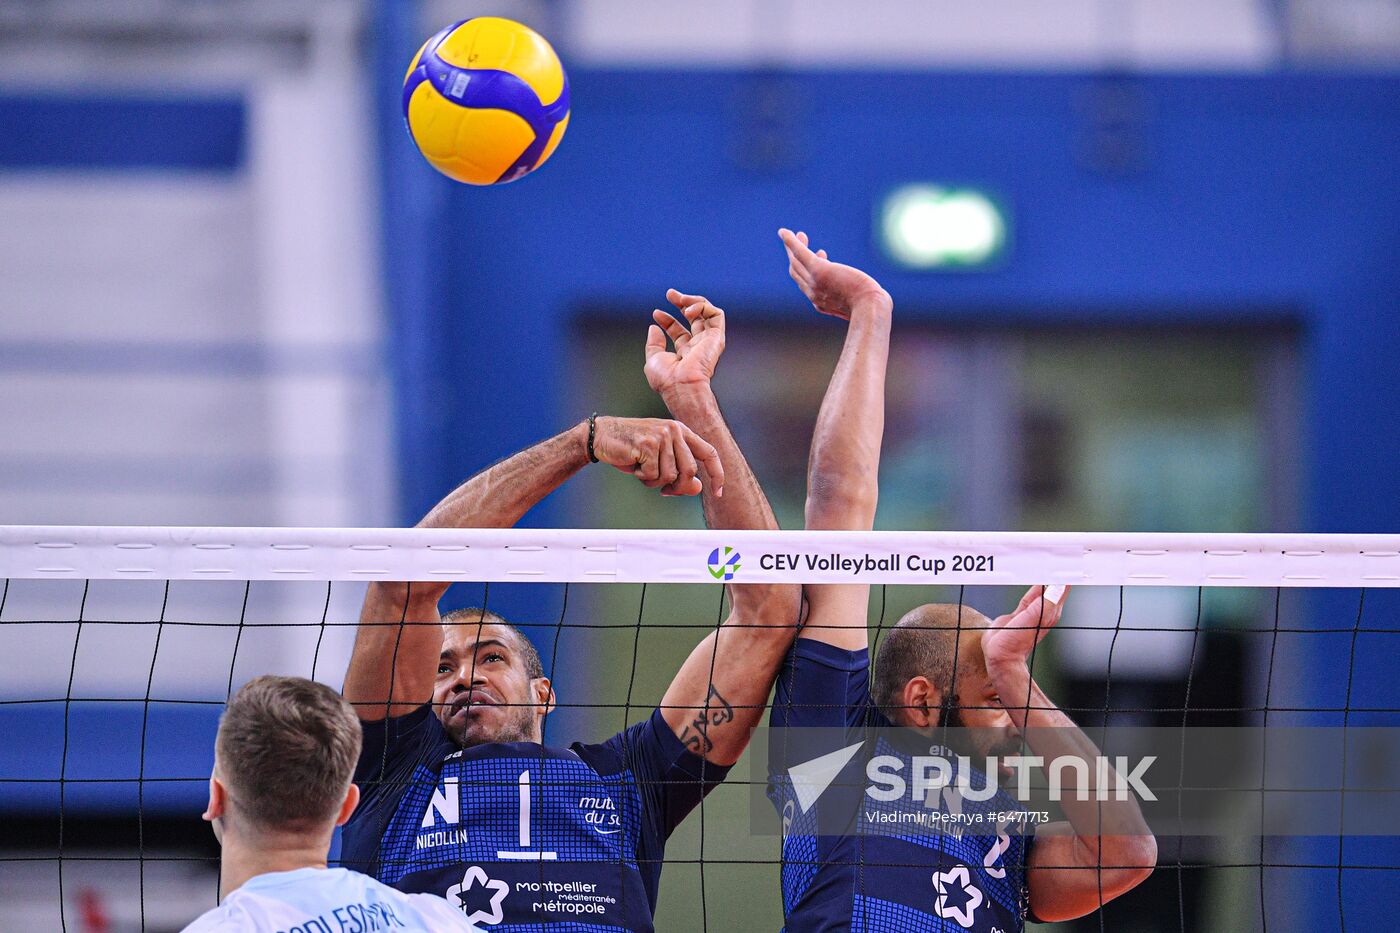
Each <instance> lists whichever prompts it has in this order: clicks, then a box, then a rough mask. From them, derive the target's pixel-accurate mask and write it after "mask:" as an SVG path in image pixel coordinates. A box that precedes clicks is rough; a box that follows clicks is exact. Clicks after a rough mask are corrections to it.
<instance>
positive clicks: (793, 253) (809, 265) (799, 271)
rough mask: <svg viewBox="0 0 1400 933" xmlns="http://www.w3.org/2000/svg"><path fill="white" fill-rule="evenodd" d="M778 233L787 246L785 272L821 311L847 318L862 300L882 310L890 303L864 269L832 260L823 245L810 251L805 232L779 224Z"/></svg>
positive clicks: (849, 317) (887, 294) (885, 293)
mask: <svg viewBox="0 0 1400 933" xmlns="http://www.w3.org/2000/svg"><path fill="white" fill-rule="evenodd" d="M778 236H779V237H780V238H781V239H782V241H783V246H784V247H785V248H786V249H787V254H788V275H790V276H792V280H793V281H794V282H796V283H797V287H798V288H800V289H802V294H804V295H806V296H807V298H808V300H809V301H811V302H812V305H813V307H815V308H816V309H817V310H818V311H820V312H821V313H822V314H829V315H831V316H832V317H839V318H841V319H842V320H844V321H849V320H850V319H851V313H852V312H853V311H854V310H855V309H856V308H857V307H859V306H860V305H861V304H862V303H864V302H871V303H873V304H875V305H876V306H878V307H881V308H883V309H885V310H889V308H890V307H891V305H892V304H893V302H892V301H891V300H890V295H889V292H887V291H885V290H884V289H883V288H881V287H880V283H879V282H877V281H875V280H874V279H873V278H871V277H870V276H869V275H867V274H866V273H864V272H862V271H860V270H859V269H857V268H856V267H855V266H847V265H843V264H841V263H839V262H832V261H831V260H830V259H828V258H827V256H826V250H824V249H819V250H817V251H816V252H815V253H814V252H812V250H811V247H810V246H809V245H808V241H807V234H805V233H793V232H792V231H791V230H788V229H787V228H783V229H782V230H779V231H778Z"/></svg>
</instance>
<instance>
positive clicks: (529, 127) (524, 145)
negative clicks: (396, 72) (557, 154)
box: [403, 16, 569, 185]
mask: <svg viewBox="0 0 1400 933" xmlns="http://www.w3.org/2000/svg"><path fill="white" fill-rule="evenodd" d="M403 115H404V119H405V120H406V121H407V122H408V132H409V135H411V136H412V137H413V141H414V142H415V143H417V144H418V151H419V152H421V153H423V157H424V158H425V159H427V160H428V162H429V164H431V165H432V166H433V168H435V169H437V170H438V171H439V172H442V173H443V174H444V175H446V176H448V177H449V178H455V179H456V180H457V181H462V182H466V183H467V184H469V185H495V184H500V183H502V182H507V181H515V179H517V178H521V177H524V176H525V175H528V174H529V173H530V172H532V171H534V170H535V169H537V168H539V167H540V166H541V165H543V164H544V162H545V160H546V159H548V158H549V157H550V156H551V155H552V154H553V153H554V150H555V147H557V146H558V145H559V140H560V139H562V138H563V137H564V130H565V128H567V127H568V125H569V78H568V76H567V75H565V74H564V66H563V65H561V64H560V63H559V56H558V55H556V54H554V49H553V48H551V47H550V44H549V43H548V42H546V41H545V39H544V37H543V36H541V35H540V34H539V33H537V32H535V31H534V30H533V29H531V28H529V27H528V26H523V25H521V24H520V23H517V22H515V21H514V20H509V19H501V18H500V17H496V16H478V17H476V18H475V19H468V20H463V21H462V22H460V23H454V24H453V25H451V26H448V27H447V28H446V29H444V30H442V32H439V33H438V34H437V35H435V36H433V37H432V38H431V39H429V40H428V41H427V42H425V43H424V44H423V47H422V48H421V49H419V50H418V54H417V55H415V56H414V57H413V63H412V64H411V65H410V66H409V68H408V74H407V75H406V76H405V77H404V82H403Z"/></svg>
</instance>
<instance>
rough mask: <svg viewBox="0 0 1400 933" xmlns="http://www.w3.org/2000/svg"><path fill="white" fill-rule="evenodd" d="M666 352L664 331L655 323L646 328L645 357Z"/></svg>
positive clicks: (649, 357)
mask: <svg viewBox="0 0 1400 933" xmlns="http://www.w3.org/2000/svg"><path fill="white" fill-rule="evenodd" d="M665 352H666V332H665V331H663V330H662V329H661V328H659V327H657V326H656V325H655V324H653V325H651V326H650V327H648V328H647V350H646V353H647V359H651V358H652V357H653V356H655V355H656V354H658V353H665Z"/></svg>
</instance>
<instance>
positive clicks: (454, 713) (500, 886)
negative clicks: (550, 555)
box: [341, 289, 798, 933]
mask: <svg viewBox="0 0 1400 933" xmlns="http://www.w3.org/2000/svg"><path fill="white" fill-rule="evenodd" d="M667 298H668V300H669V301H670V302H671V303H672V304H673V305H674V306H675V308H676V309H677V313H676V314H671V313H669V312H665V311H660V310H658V311H656V312H654V315H653V319H654V320H655V322H656V323H655V325H653V326H652V327H651V329H650V331H649V333H648V339H647V345H646V367H645V370H646V375H647V379H648V381H649V383H650V384H651V386H652V388H653V389H655V390H656V391H657V392H658V393H659V394H660V395H661V397H662V399H663V400H664V401H665V403H666V405H667V406H668V408H669V409H670V411H671V413H672V415H673V416H674V417H675V418H676V419H677V420H676V421H658V420H654V419H622V418H598V419H596V423H594V424H592V425H590V424H589V423H583V424H580V425H578V426H576V427H574V428H572V429H570V430H568V431H566V432H564V433H563V434H561V435H559V436H557V437H555V438H552V439H550V440H547V441H544V442H543V443H541V444H538V445H536V446H535V447H532V448H530V449H529V450H526V451H523V452H521V453H519V454H516V455H515V456H513V457H510V458H509V459H507V460H505V461H503V462H502V463H499V464H497V465H496V466H493V467H491V468H490V469H488V470H486V471H484V472H483V473H481V474H479V475H477V476H475V477H473V478H472V479H471V480H469V481H468V482H467V483H465V484H464V485H462V486H461V487H460V488H458V489H457V490H456V491H454V492H453V493H452V494H451V495H449V496H448V497H447V498H446V499H444V500H443V501H442V502H441V503H439V504H438V506H437V507H436V508H434V509H433V510H432V511H431V512H429V513H428V515H427V517H426V518H424V519H423V521H422V522H421V523H420V527H427V528H498V527H507V526H510V525H513V524H514V523H515V522H516V521H517V520H518V519H519V518H520V517H521V516H522V515H524V513H525V512H526V511H527V510H528V509H529V508H531V507H532V506H533V505H534V504H535V503H536V502H538V501H539V500H540V499H542V498H544V496H546V495H548V494H549V493H550V492H551V491H552V490H554V489H555V488H556V487H558V486H559V485H560V484H562V483H563V482H564V481H565V480H566V479H568V478H569V477H570V476H572V475H573V474H574V473H576V472H578V471H579V470H581V469H582V468H584V467H585V466H587V465H588V463H589V462H590V460H592V459H596V460H597V461H601V462H604V463H607V464H610V465H612V466H614V467H616V468H618V469H620V470H622V471H624V472H628V473H632V474H633V475H635V476H636V477H637V478H638V479H640V480H641V481H642V482H643V483H645V484H646V485H648V486H650V487H653V488H658V489H660V490H661V492H662V493H663V494H669V495H695V494H697V493H699V494H700V495H701V502H702V506H703V509H704V513H705V520H706V523H707V524H708V525H709V526H710V527H711V528H752V529H776V528H777V522H776V521H775V519H774V517H773V512H772V510H771V509H770V508H769V505H768V502H767V499H766V498H765V497H764V495H763V492H762V490H761V489H760V488H759V485H758V482H757V480H756V479H755V478H754V475H753V473H752V471H751V470H750V469H749V467H748V464H747V463H746V462H745V460H744V457H743V454H742V453H740V451H739V448H738V445H737V444H736V443H735V441H734V438H733V436H732V435H731V434H730V432H729V429H728V427H727V426H726V425H725V423H724V419H723V418H722V417H721V415H720V410H719V405H718V403H717V401H716V400H715V396H714V394H713V392H712V391H711V387H710V381H711V377H712V376H713V374H714V371H715V366H716V364H717V363H718V362H719V358H720V354H721V353H722V352H723V349H724V341H725V325H724V313H723V312H722V311H721V310H720V309H719V308H717V307H715V306H714V305H713V304H711V303H710V302H709V301H708V300H706V299H705V298H703V297H701V296H698V295H683V294H681V293H679V292H677V291H675V290H674V289H673V290H671V291H670V292H668V293H667ZM668 340H669V343H668ZM668 347H669V349H668ZM446 589H447V585H446V584H434V583H414V584H407V583H399V584H393V583H374V584H371V585H370V587H369V592H368V594H367V595H366V598H365V606H364V610H363V613H362V615H361V623H360V628H359V633H358V637H357V639H356V642H355V650H354V654H353V657H352V659H351V662H350V670H349V672H348V673H347V675H346V679H345V695H346V697H347V698H348V699H350V701H351V702H352V703H353V704H354V705H355V708H356V710H357V712H358V713H359V716H360V719H361V720H362V722H363V727H364V751H363V753H362V754H361V756H360V763H359V767H358V768H357V770H356V773H355V779H356V782H357V783H358V784H359V785H360V787H361V788H362V789H363V791H364V798H365V802H364V804H363V806H362V807H361V809H360V811H359V812H358V813H357V814H356V816H355V818H354V819H352V820H351V821H350V823H349V824H348V825H347V826H346V829H345V833H344V836H343V845H342V852H341V857H342V861H343V862H344V863H345V864H347V865H351V866H353V867H357V868H360V869H361V870H363V871H366V872H368V873H371V874H373V875H374V876H375V877H376V878H378V879H379V880H381V881H384V882H385V883H388V884H392V885H393V886H395V887H397V888H399V889H400V890H403V891H411V892H432V893H436V894H439V895H444V896H446V897H447V899H448V901H449V902H450V903H452V904H453V905H454V906H456V907H458V908H459V909H460V910H461V911H462V912H463V914H464V915H465V916H466V918H467V919H468V920H470V921H473V922H476V923H480V924H483V925H491V926H492V927H493V929H497V930H523V929H530V930H535V929H540V928H541V925H543V926H544V928H547V929H549V930H558V931H560V933H568V931H584V930H597V929H599V928H616V929H626V930H636V931H649V930H651V929H652V916H653V913H654V911H655V908H656V899H657V887H658V882H659V877H660V872H661V864H662V858H663V854H664V849H665V842H666V839H667V837H668V836H669V835H670V833H671V831H672V830H673V829H675V827H676V825H677V824H679V823H680V821H681V820H682V819H683V818H684V817H685V816H686V814H688V813H689V812H690V811H691V810H692V809H693V808H694V807H695V806H696V805H697V804H698V803H699V802H700V801H701V799H702V798H703V797H704V795H705V794H706V793H708V792H709V790H710V789H712V788H713V787H714V786H715V785H716V784H717V783H718V782H720V781H721V780H723V779H724V777H725V775H726V774H727V773H728V770H729V768H730V766H731V765H733V764H734V762H735V761H737V760H738V758H739V756H740V755H741V754H742V753H743V751H744V748H745V747H746V746H747V744H748V740H749V736H750V734H751V732H752V730H753V728H754V727H755V726H756V725H757V724H758V721H759V720H760V719H761V718H762V716H763V713H764V711H765V708H766V704H767V700H768V693H769V691H770V689H771V688H772V684H773V678H774V676H775V674H776V673H777V669H778V665H779V664H780V663H781V661H782V658H783V655H784V653H785V652H786V650H787V647H788V645H789V644H791V641H792V637H793V634H794V632H795V631H796V624H797V614H798V588H797V587H796V586H790V585H770V584H733V585H731V586H730V589H729V592H730V602H731V605H732V612H731V614H730V615H729V617H728V618H727V619H726V620H725V622H724V623H723V625H721V626H720V627H719V628H718V630H717V631H715V632H713V633H711V634H710V635H709V636H708V637H707V638H705V639H704V640H703V641H702V642H701V643H700V644H699V645H698V646H696V648H695V649H694V650H693V651H692V653H691V654H690V656H689V657H688V658H687V659H686V661H685V662H684V663H683V664H682V665H681V667H680V670H679V672H678V673H677V675H676V677H675V679H674V680H673V681H672V683H671V686H670V688H669V689H668V690H667V691H666V694H665V696H664V697H663V699H662V701H661V704H660V706H659V707H658V709H657V710H656V711H654V712H653V713H652V714H651V715H650V716H649V717H647V718H646V719H644V720H643V721H641V722H638V723H635V724H633V725H632V726H630V727H628V728H627V729H625V730H624V731H622V732H621V733H619V734H618V735H615V736H613V737H612V738H610V739H608V740H607V741H604V742H601V743H597V744H583V743H577V742H576V743H574V744H572V745H570V746H569V747H567V748H563V747H556V746H552V745H544V744H541V743H542V736H543V725H544V719H545V716H546V714H547V713H548V711H549V710H550V709H551V708H552V707H553V706H554V705H555V696H554V691H553V688H552V686H551V684H550V680H549V678H548V677H546V676H545V672H544V670H543V668H542V666H541V664H540V658H539V655H538V653H537V652H536V651H535V648H534V647H533V646H532V645H531V644H530V641H529V639H527V638H526V637H525V636H524V635H522V634H521V632H520V631H519V630H518V629H516V628H515V627H513V626H511V625H510V624H509V623H507V622H506V620H504V619H502V618H501V617H500V616H498V615H496V614H495V613H492V612H489V611H487V610H485V609H479V608H478V609H463V610H457V611H455V612H450V613H448V614H447V615H445V616H440V615H439V611H438V601H439V599H440V598H441V597H442V595H443V593H444V592H445V591H446Z"/></svg>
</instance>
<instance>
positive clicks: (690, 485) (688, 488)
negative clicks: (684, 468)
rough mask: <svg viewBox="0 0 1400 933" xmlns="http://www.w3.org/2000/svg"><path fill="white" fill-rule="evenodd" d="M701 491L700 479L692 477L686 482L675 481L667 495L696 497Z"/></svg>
mask: <svg viewBox="0 0 1400 933" xmlns="http://www.w3.org/2000/svg"><path fill="white" fill-rule="evenodd" d="M702 489H703V487H702V486H701V483H700V477H698V476H692V477H691V478H690V479H688V480H676V482H675V484H674V485H673V486H672V487H671V490H670V493H669V494H670V495H673V496H698V495H700V493H701V491H702Z"/></svg>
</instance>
